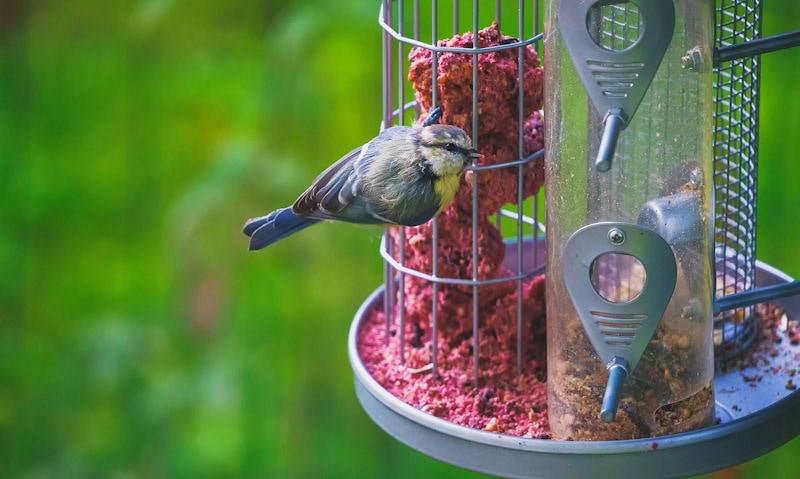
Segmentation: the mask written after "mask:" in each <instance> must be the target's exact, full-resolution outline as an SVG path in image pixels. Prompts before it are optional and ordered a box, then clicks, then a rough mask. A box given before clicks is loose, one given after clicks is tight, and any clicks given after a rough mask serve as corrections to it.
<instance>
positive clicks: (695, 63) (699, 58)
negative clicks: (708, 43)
mask: <svg viewBox="0 0 800 479" xmlns="http://www.w3.org/2000/svg"><path fill="white" fill-rule="evenodd" d="M702 63H703V54H702V52H701V51H700V47H694V48H692V49H691V50H688V51H687V52H686V55H684V56H682V57H681V68H684V69H688V70H691V71H693V72H696V71H700V67H701V66H702Z"/></svg>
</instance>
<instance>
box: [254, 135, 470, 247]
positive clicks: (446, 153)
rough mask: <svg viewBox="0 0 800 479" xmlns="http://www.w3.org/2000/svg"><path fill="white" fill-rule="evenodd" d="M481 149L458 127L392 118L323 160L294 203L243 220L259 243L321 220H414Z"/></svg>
mask: <svg viewBox="0 0 800 479" xmlns="http://www.w3.org/2000/svg"><path fill="white" fill-rule="evenodd" d="M480 156H481V154H480V153H478V152H477V151H476V150H475V149H473V148H472V142H471V141H470V138H469V136H467V134H466V133H465V132H464V130H462V129H461V128H458V127H455V126H450V125H438V124H432V125H429V126H422V127H410V126H394V127H391V128H387V129H385V130H383V131H382V132H381V133H380V134H379V135H378V136H377V137H375V138H373V139H372V140H370V141H369V142H368V143H367V144H365V145H364V146H362V147H360V148H356V149H355V150H353V151H351V152H350V153H348V154H347V155H345V156H344V157H343V158H341V159H340V160H339V161H337V162H336V163H334V164H333V165H331V166H330V167H328V169H326V170H325V171H323V172H322V174H320V175H319V176H318V177H317V178H316V179H315V180H314V182H313V183H312V184H311V186H310V187H309V188H308V189H307V190H306V191H305V193H303V194H302V195H300V197H299V198H298V199H297V201H295V203H294V205H292V206H290V207H286V208H281V209H279V210H276V211H273V212H272V213H270V214H268V215H266V216H262V217H259V218H252V219H249V220H247V222H246V223H245V225H244V229H243V231H244V234H246V235H247V236H249V237H250V249H251V250H258V249H261V248H265V247H267V246H269V245H271V244H272V243H274V242H276V241H278V240H281V239H283V238H285V237H287V236H289V235H292V234H294V233H297V232H298V231H300V230H302V229H305V228H307V227H309V226H311V225H313V224H316V223H318V222H320V221H323V220H338V221H346V222H348V223H360V224H375V225H404V226H416V225H420V224H422V223H425V222H426V221H428V220H430V219H431V218H433V217H434V216H435V215H436V214H437V213H439V212H440V211H441V210H443V209H444V208H445V207H446V206H447V205H449V204H450V202H452V201H453V198H454V197H455V194H456V192H457V191H458V188H459V185H460V184H461V176H462V173H463V172H464V169H465V167H466V166H467V165H468V164H469V163H470V162H471V161H472V160H473V159H475V158H479V157H480Z"/></svg>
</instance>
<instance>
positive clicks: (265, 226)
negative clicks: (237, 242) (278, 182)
mask: <svg viewBox="0 0 800 479" xmlns="http://www.w3.org/2000/svg"><path fill="white" fill-rule="evenodd" d="M318 222H319V220H312V219H308V218H303V217H302V216H297V215H296V214H294V212H292V208H291V207H288V208H281V209H279V210H275V211H273V212H272V213H270V214H268V215H267V216H262V217H260V218H251V219H249V220H247V223H245V224H244V228H243V229H242V232H243V233H244V234H246V235H247V236H249V237H250V251H255V250H259V249H261V248H266V247H267V246H269V245H271V244H272V243H274V242H276V241H278V240H282V239H283V238H286V237H287V236H289V235H293V234H295V233H297V232H298V231H300V230H302V229H305V228H308V227H309V226H311V225H313V224H315V223H318Z"/></svg>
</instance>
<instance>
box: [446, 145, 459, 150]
mask: <svg viewBox="0 0 800 479" xmlns="http://www.w3.org/2000/svg"><path fill="white" fill-rule="evenodd" d="M444 149H445V150H447V151H456V150H457V149H458V147H457V146H456V144H455V143H445V145H444Z"/></svg>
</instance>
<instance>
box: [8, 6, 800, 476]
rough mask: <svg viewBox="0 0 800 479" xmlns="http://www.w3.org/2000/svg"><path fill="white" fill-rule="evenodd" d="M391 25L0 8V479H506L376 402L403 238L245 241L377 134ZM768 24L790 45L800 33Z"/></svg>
mask: <svg viewBox="0 0 800 479" xmlns="http://www.w3.org/2000/svg"><path fill="white" fill-rule="evenodd" d="M378 3H379V2H377V1H371V2H370V1H360V2H348V1H345V0H336V1H325V0H305V1H292V2H276V1H266V2H264V1H252V0H236V1H210V0H202V1H192V2H188V1H179V0H142V1H133V0H131V1H123V2H120V1H111V2H103V1H99V0H79V1H71V2H62V1H56V0H40V1H35V2H33V1H26V0H1V1H0V195H1V196H0V199H1V200H2V201H0V212H2V217H1V219H2V225H0V477H3V478H25V479H29V478H30V479H38V478H51V477H59V478H62V477H63V478H73V477H75V478H92V477H97V478H100V477H103V478H132V477H137V478H138V477H143V478H206V477H207V478H226V477H231V478H233V477H281V478H283V477H286V478H292V477H297V478H306V477H308V478H311V477H335V478H339V477H342V478H344V477H387V478H388V477H398V478H401V477H403V478H405V477H483V476H479V475H477V474H473V473H470V472H466V471H463V470H460V469H458V468H455V467H452V466H448V465H445V464H442V463H439V462H437V461H435V460H433V459H430V458H428V457H426V456H423V455H422V454H419V453H417V452H415V451H413V450H411V449H409V448H407V447H406V446H404V445H402V444H400V443H398V442H396V441H394V440H393V439H391V438H390V437H389V436H388V435H387V434H385V433H384V432H383V431H381V430H380V429H378V427H377V426H375V425H374V424H373V423H372V422H371V421H370V420H369V419H368V418H367V417H366V415H365V413H364V412H363V411H362V409H361V407H360V406H359V404H358V402H357V400H356V398H355V395H354V393H353V385H352V384H353V379H352V372H351V369H350V365H349V363H348V359H347V354H346V338H347V331H348V328H349V325H350V321H351V319H352V317H353V314H354V313H355V311H356V309H357V308H358V306H359V305H360V304H361V302H362V301H363V300H364V298H365V297H366V296H367V295H368V294H369V293H370V292H371V291H372V290H373V289H374V288H375V287H377V286H378V285H379V283H380V281H381V271H382V264H381V261H380V260H379V256H378V254H377V249H378V242H379V234H378V233H377V232H375V231H374V230H370V229H364V228H359V227H353V226H348V225H325V226H322V227H319V228H313V229H311V230H309V231H307V232H304V233H303V234H300V235H298V236H296V237H294V238H292V239H291V240H290V241H286V242H282V243H279V244H277V245H275V246H273V247H271V248H270V249H269V250H267V251H264V252H261V253H259V254H253V253H249V252H248V251H247V247H246V240H245V238H244V237H243V236H242V235H241V233H240V227H241V225H242V222H243V220H244V219H245V218H247V217H250V216H255V215H258V214H263V213H265V212H267V211H268V210H270V209H272V208H275V207H278V206H283V205H285V204H288V203H290V202H291V201H293V200H294V198H295V196H296V195H297V194H298V193H299V192H301V191H302V190H303V189H304V188H305V187H306V185H307V183H308V182H309V181H310V180H311V179H312V178H313V177H314V176H315V175H316V173H317V172H318V171H319V170H321V169H322V168H323V167H324V166H326V165H327V164H328V163H330V162H331V161H333V160H334V159H336V158H338V156H339V155H341V154H342V153H344V152H346V151H348V150H349V149H350V148H351V147H352V146H353V145H356V144H359V143H361V142H363V141H364V140H365V139H367V138H369V137H371V136H372V135H374V134H375V133H377V130H378V124H379V120H380V114H381V112H380V88H381V79H380V29H379V27H378V24H377V18H376V17H377V12H378ZM764 3H765V4H766V5H765V12H764V13H765V15H764V17H765V20H764V31H765V33H766V34H770V33H778V32H782V31H786V30H789V29H792V28H797V27H798V24H797V18H800V3H797V2H795V1H793V0H770V1H768V2H764ZM798 60H800V51H799V50H796V51H788V52H780V53H774V54H771V55H769V56H767V57H765V59H764V62H763V73H764V83H763V88H762V95H763V96H762V116H761V119H762V123H761V132H762V136H761V138H762V141H761V168H760V171H759V182H760V197H759V206H758V207H759V232H758V233H759V243H758V251H759V257H760V259H762V260H765V261H767V262H769V263H771V264H773V265H775V266H778V267H780V268H782V269H783V270H785V271H786V272H788V273H790V274H793V275H795V276H800V252H798V251H797V248H796V247H795V244H796V242H797V238H798V237H800V225H798V223H797V220H796V217H795V216H794V214H796V211H797V208H798V206H800V198H798V195H797V193H796V188H797V187H796V182H797V178H798V170H800V162H797V161H796V158H795V155H797V153H798V152H799V151H800V148H798V146H799V143H800V135H798V134H797V132H798V131H800V115H798V114H797V108H798V106H800V92H798V89H797V87H796V84H797V78H798V76H800V61H798ZM792 211H794V212H795V213H792ZM799 455H800V440H798V439H795V440H794V441H792V442H790V443H789V444H787V445H786V446H784V447H782V448H780V449H778V450H776V451H775V452H773V453H770V454H768V455H766V456H764V457H762V458H759V459H757V460H755V461H753V462H751V463H748V464H746V465H745V466H744V467H743V468H742V474H743V477H747V478H755V477H762V476H765V477H766V476H767V475H769V477H797V473H796V471H797V467H798V466H797V459H796V458H797V457H800V456H799Z"/></svg>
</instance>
